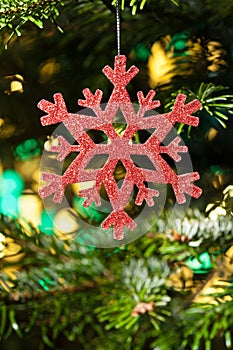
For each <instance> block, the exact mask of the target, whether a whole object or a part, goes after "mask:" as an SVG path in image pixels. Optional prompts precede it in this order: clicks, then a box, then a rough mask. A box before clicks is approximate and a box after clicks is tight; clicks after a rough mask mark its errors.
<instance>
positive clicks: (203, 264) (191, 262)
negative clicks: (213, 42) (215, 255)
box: [185, 252, 213, 273]
mask: <svg viewBox="0 0 233 350" xmlns="http://www.w3.org/2000/svg"><path fill="white" fill-rule="evenodd" d="M185 265H186V266H187V267H189V268H190V269H191V270H193V272H194V273H207V272H209V270H210V269H211V268H212V267H213V264H212V261H211V258H210V255H209V253H208V252H204V253H202V254H200V255H199V257H198V259H196V258H189V259H187V260H186V262H185Z"/></svg>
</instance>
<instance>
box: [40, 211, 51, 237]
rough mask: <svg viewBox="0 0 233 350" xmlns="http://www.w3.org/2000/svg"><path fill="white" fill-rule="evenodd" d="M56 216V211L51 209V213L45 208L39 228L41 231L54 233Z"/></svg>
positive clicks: (49, 233) (48, 233)
mask: <svg viewBox="0 0 233 350" xmlns="http://www.w3.org/2000/svg"><path fill="white" fill-rule="evenodd" d="M54 217H55V211H50V212H49V213H48V212H47V211H45V210H43V211H42V213H41V224H40V226H39V229H40V230H41V232H43V233H45V234H47V235H53V233H54V231H53V220H54Z"/></svg>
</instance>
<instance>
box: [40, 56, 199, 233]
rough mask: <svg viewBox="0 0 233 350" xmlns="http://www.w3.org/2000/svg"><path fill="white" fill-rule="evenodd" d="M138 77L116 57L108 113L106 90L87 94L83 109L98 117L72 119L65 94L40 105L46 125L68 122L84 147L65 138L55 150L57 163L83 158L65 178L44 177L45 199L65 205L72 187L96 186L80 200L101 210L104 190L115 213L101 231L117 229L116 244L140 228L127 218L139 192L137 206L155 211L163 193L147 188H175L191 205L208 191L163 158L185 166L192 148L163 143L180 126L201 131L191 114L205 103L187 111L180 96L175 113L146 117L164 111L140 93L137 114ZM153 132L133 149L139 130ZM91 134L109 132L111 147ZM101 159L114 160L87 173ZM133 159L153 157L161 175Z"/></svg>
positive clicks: (193, 104) (42, 193)
mask: <svg viewBox="0 0 233 350" xmlns="http://www.w3.org/2000/svg"><path fill="white" fill-rule="evenodd" d="M138 71H139V70H138V68H137V67H135V66H132V67H131V68H130V69H129V70H128V71H126V57H125V56H123V55H121V56H120V57H118V56H116V57H115V65H114V69H112V68H111V67H109V66H106V67H104V69H103V73H104V74H105V75H106V77H107V78H108V79H109V80H110V81H111V82H112V84H113V85H114V89H113V91H112V94H111V97H110V99H109V101H108V103H107V105H106V107H105V108H104V109H103V108H102V107H101V99H102V94H103V93H102V91H101V90H97V91H96V92H95V94H92V93H91V91H90V90H89V89H88V88H86V89H84V90H83V94H84V97H85V99H84V100H78V105H79V106H82V107H88V108H91V109H92V110H93V111H94V114H95V116H93V115H92V116H88V115H82V114H72V113H69V112H68V111H67V109H66V105H65V102H64V100H63V97H62V95H61V94H60V93H57V94H55V95H54V101H55V103H54V104H53V103H51V102H49V101H46V100H42V101H40V102H39V104H38V107H39V108H40V109H41V110H43V111H45V112H46V113H47V115H46V116H44V117H42V118H41V123H42V125H50V124H55V123H61V122H62V123H63V124H64V125H65V127H66V128H67V129H68V130H69V132H70V133H71V134H72V135H73V137H74V138H75V140H76V141H77V142H78V145H70V144H69V142H67V140H66V139H65V138H64V137H63V136H59V138H58V140H59V145H58V146H53V147H52V148H51V151H53V152H58V153H59V155H58V157H57V159H58V160H59V161H62V160H63V159H64V158H65V157H67V156H68V155H69V153H70V152H78V155H77V157H76V158H75V159H74V160H73V162H72V163H71V164H70V166H69V167H68V168H67V170H66V171H65V172H64V174H63V175H62V176H59V175H56V174H53V173H46V172H45V173H42V180H43V181H45V182H48V184H47V185H45V186H44V187H42V188H41V189H40V190H39V194H40V196H41V198H45V197H47V196H50V195H52V194H54V197H53V200H54V202H57V203H60V202H61V201H62V199H63V196H64V192H65V188H66V186H67V185H68V184H72V183H82V182H87V181H92V184H93V183H94V184H93V186H92V187H89V188H86V189H83V190H81V191H80V192H79V193H78V195H79V197H84V198H86V200H85V202H84V204H83V205H84V206H86V207H88V206H89V205H90V203H91V202H92V201H94V202H95V204H96V205H97V206H100V204H101V197H100V194H99V191H100V188H101V186H102V185H104V187H105V189H106V192H107V194H108V198H109V200H110V203H111V205H112V212H111V213H110V214H109V215H108V217H107V218H106V219H105V220H104V222H103V223H102V225H101V226H102V228H103V229H105V230H106V229H108V228H110V227H111V226H113V237H114V239H116V240H122V239H123V238H124V227H125V226H128V227H129V228H130V230H133V229H134V228H135V227H136V223H135V221H134V220H133V219H132V218H131V217H130V216H129V215H128V214H127V213H126V212H125V207H126V205H127V204H128V202H129V199H130V196H131V193H132V191H133V187H134V186H136V187H137V188H138V194H137V197H136V201H135V203H136V204H137V205H141V204H142V202H143V201H144V200H145V201H146V202H147V204H148V205H149V206H153V204H154V199H153V197H157V196H158V195H159V192H158V191H157V190H154V189H152V188H148V187H146V184H145V183H146V182H147V183H148V182H153V183H169V184H171V185H172V187H173V190H174V193H175V196H176V200H177V202H178V203H180V204H182V203H185V202H186V198H185V194H189V195H190V196H192V197H194V198H198V197H199V196H200V195H201V193H202V190H201V189H200V188H199V187H197V186H195V185H194V184H193V181H195V180H198V179H199V174H198V173H197V172H192V173H187V174H182V175H177V174H176V173H175V172H174V170H173V169H172V168H171V167H170V166H169V165H168V163H167V162H166V161H165V160H164V159H163V157H162V156H161V154H164V153H165V154H167V155H169V156H170V157H171V158H173V159H174V161H176V162H179V161H180V160H181V156H180V155H179V153H185V152H187V151H188V149H187V147H186V146H182V145H180V141H181V138H180V137H179V136H177V137H176V138H175V139H174V140H173V141H172V142H171V143H170V144H168V145H166V146H165V145H163V141H164V139H165V137H166V136H167V135H168V133H169V132H170V131H171V129H172V128H173V125H174V124H175V123H176V122H180V123H184V124H188V125H192V126H197V125H198V122H199V119H198V118H197V117H195V116H192V115H191V114H192V113H193V112H195V111H197V110H198V109H200V106H201V104H200V102H199V101H198V100H194V101H192V102H190V103H188V104H186V105H185V100H186V96H185V95H182V94H179V95H178V96H177V98H176V101H175V104H174V107H173V110H172V111H171V112H170V113H166V114H162V115H161V114H157V113H155V114H152V115H150V116H146V115H145V113H146V112H147V111H149V110H152V109H154V108H156V107H158V106H159V105H160V102H159V101H153V98H154V96H155V92H154V91H153V90H151V91H149V93H148V94H147V96H144V95H143V92H142V91H139V92H138V94H137V96H138V102H139V108H138V110H137V111H135V109H134V107H133V104H132V103H131V100H130V96H129V94H128V92H127V90H126V86H127V84H128V83H129V82H130V80H131V79H133V77H134V76H135V75H136V74H137V73H138ZM119 109H120V110H121V112H122V114H123V115H124V118H125V120H126V123H127V127H126V129H125V131H124V133H123V135H122V136H119V135H118V133H117V132H116V130H115V129H114V127H113V120H114V118H115V116H116V113H117V112H118V110H119ZM150 128H153V129H155V130H154V132H153V133H152V134H151V135H150V137H149V138H148V140H147V141H146V142H145V143H143V144H135V143H132V138H133V136H134V134H135V133H136V132H137V131H138V130H145V129H150ZM90 129H92V130H93V129H94V130H101V131H103V132H104V133H105V134H106V135H107V137H108V143H107V144H95V143H94V141H93V140H92V139H91V138H90V137H89V136H88V134H87V133H86V131H87V130H90ZM99 154H108V159H107V161H106V163H105V165H104V166H103V167H102V168H101V169H94V170H93V169H91V170H90V169H88V170H87V169H86V167H87V165H88V163H89V162H90V161H91V159H92V158H93V157H94V156H95V155H99ZM132 155H145V156H147V157H148V158H149V159H150V160H151V162H152V163H153V165H154V168H155V169H154V170H149V169H144V168H139V167H138V166H137V165H136V164H135V163H134V162H133V160H132V158H131V156H132ZM119 160H120V161H121V162H122V164H123V165H124V167H125V169H126V175H125V178H124V181H123V183H122V186H121V188H118V186H117V182H116V180H115V178H114V170H115V167H116V165H117V163H118V161H119Z"/></svg>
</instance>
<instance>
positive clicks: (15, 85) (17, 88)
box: [4, 74, 24, 95]
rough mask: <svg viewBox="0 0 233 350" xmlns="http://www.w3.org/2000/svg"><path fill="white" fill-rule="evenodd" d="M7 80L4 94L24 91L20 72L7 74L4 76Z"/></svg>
mask: <svg viewBox="0 0 233 350" xmlns="http://www.w3.org/2000/svg"><path fill="white" fill-rule="evenodd" d="M4 79H5V80H6V81H7V82H8V86H7V89H6V90H5V91H4V92H5V94H7V95H11V94H13V93H20V94H21V93H23V91H24V78H23V77H22V75H20V74H14V75H8V76H6V77H5V78H4Z"/></svg>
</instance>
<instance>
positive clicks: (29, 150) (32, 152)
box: [14, 139, 41, 160]
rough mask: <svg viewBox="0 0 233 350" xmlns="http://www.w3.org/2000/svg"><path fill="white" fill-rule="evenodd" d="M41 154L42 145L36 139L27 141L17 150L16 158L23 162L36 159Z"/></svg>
mask: <svg viewBox="0 0 233 350" xmlns="http://www.w3.org/2000/svg"><path fill="white" fill-rule="evenodd" d="M40 153H41V145H40V143H39V142H38V141H37V140H36V139H27V140H25V141H24V142H22V143H20V144H19V145H18V146H17V147H16V148H15V152H14V154H15V156H16V158H19V159H21V160H27V159H30V158H32V157H36V156H38V155H39V154H40Z"/></svg>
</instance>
